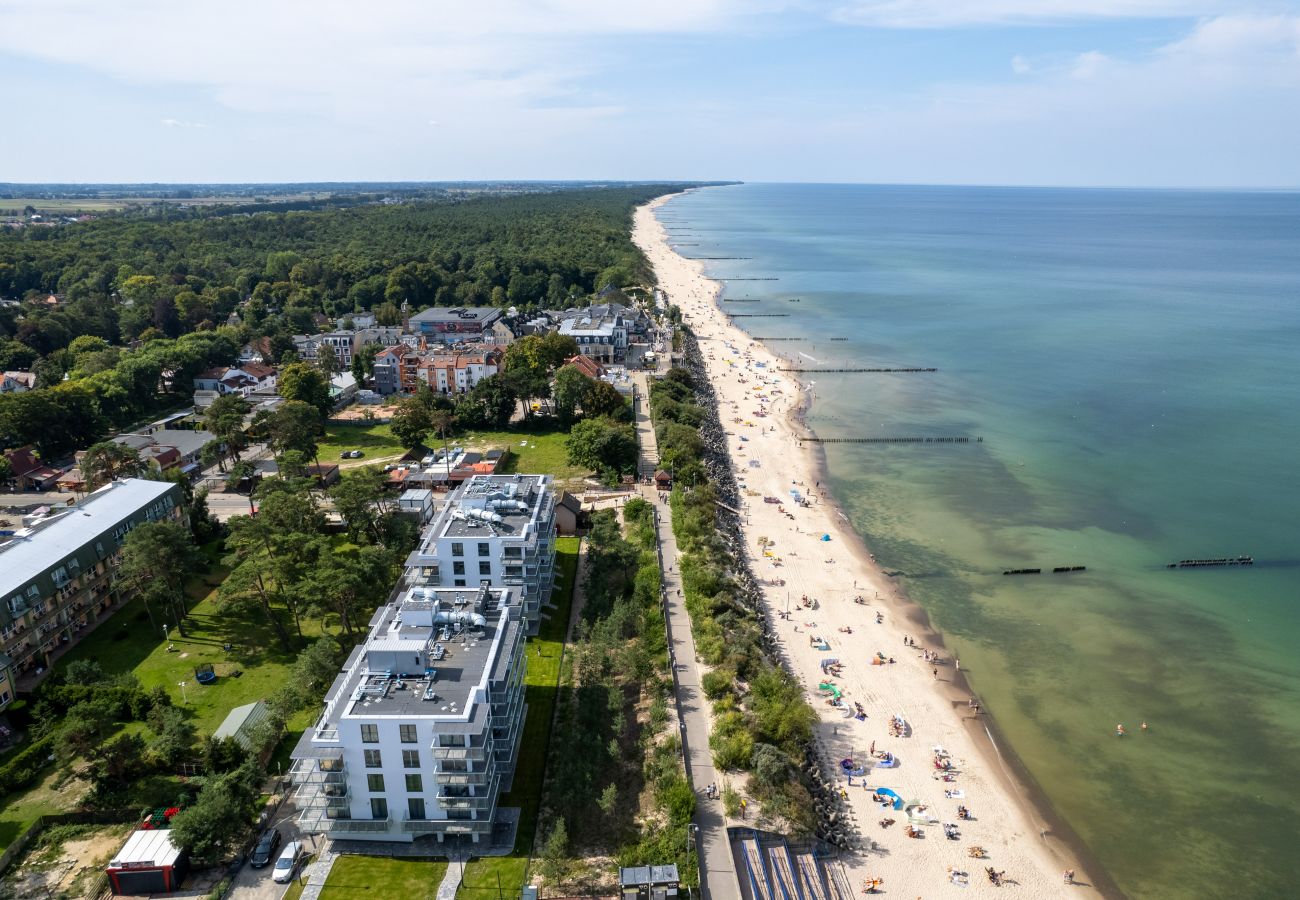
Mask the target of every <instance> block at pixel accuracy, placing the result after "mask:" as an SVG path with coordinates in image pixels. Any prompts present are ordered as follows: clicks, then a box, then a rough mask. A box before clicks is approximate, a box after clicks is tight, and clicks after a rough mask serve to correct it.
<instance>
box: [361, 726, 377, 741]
mask: <svg viewBox="0 0 1300 900" xmlns="http://www.w3.org/2000/svg"><path fill="white" fill-rule="evenodd" d="M361 743H363V744H378V743H379V726H378V725H362V726H361Z"/></svg>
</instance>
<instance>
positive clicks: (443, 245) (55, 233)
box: [0, 185, 682, 455]
mask: <svg viewBox="0 0 1300 900" xmlns="http://www.w3.org/2000/svg"><path fill="white" fill-rule="evenodd" d="M681 187H682V186H681V185H624V186H612V187H596V188H586V189H569V190H556V191H553V192H549V193H546V192H532V193H514V194H493V193H485V194H481V195H477V196H467V195H465V194H457V195H446V196H444V197H442V198H441V199H435V200H429V201H421V202H402V203H372V204H368V205H362V206H353V207H346V208H340V207H337V206H330V207H328V208H322V209H311V210H294V211H269V212H247V211H240V208H238V207H236V208H234V209H233V210H232V209H231V208H230V207H224V208H221V207H217V208H211V209H207V210H202V209H190V210H186V211H183V212H176V213H174V214H168V215H160V214H153V215H142V214H138V213H137V214H117V215H107V216H102V217H100V218H98V219H95V220H93V221H88V222H84V223H77V224H68V225H59V226H55V227H27V228H20V229H9V230H6V231H5V232H3V233H0V299H4V300H6V301H8V302H7V303H6V304H5V305H4V306H0V368H3V369H32V370H33V371H36V372H37V373H38V376H39V381H38V384H39V385H40V387H39V388H38V391H36V392H34V395H33V396H28V397H26V399H21V395H4V396H0V444H3V445H4V446H14V445H16V444H21V443H28V442H31V441H33V440H38V439H39V440H38V442H39V443H40V445H41V448H42V451H43V452H45V453H46V454H47V455H48V454H50V453H60V452H66V451H68V450H71V449H75V448H76V447H78V446H85V444H86V442H87V441H93V440H94V439H97V438H98V437H100V436H102V434H103V433H104V431H105V429H106V428H108V427H109V426H110V425H115V426H119V427H120V426H123V425H125V424H127V423H128V422H129V421H132V420H133V419H134V418H136V417H138V416H141V415H147V414H149V412H150V411H151V409H152V408H153V407H155V406H156V405H159V404H161V405H166V404H167V403H168V402H171V403H173V404H174V403H175V402H176V401H177V400H179V399H180V398H181V397H183V396H185V395H186V394H187V393H188V391H189V383H188V380H187V379H188V376H190V374H191V370H192V369H193V368H195V367H202V366H206V365H215V364H219V363H222V362H233V359H234V353H235V352H237V350H238V347H239V346H242V344H243V343H245V342H247V341H249V340H252V339H254V338H259V337H268V338H272V339H273V344H272V346H275V347H278V348H287V347H291V346H292V344H291V342H289V341H288V335H292V334H295V333H307V332H313V331H318V330H320V329H319V327H318V326H316V325H314V323H313V316H314V315H315V314H317V313H323V314H325V315H328V316H331V317H337V316H345V315H347V314H349V313H355V312H362V311H371V310H373V311H375V312H376V313H377V315H378V316H379V319H380V321H381V322H388V323H393V324H395V323H396V321H397V320H398V318H399V315H400V314H399V312H398V308H399V307H400V305H401V304H402V303H404V302H405V303H409V304H410V308H411V309H412V310H418V309H420V308H423V307H427V306H435V305H437V306H442V305H472V306H481V305H488V304H493V305H498V306H507V305H513V306H517V307H519V308H521V309H527V308H530V307H539V306H550V307H557V306H567V305H571V304H574V303H575V302H581V301H582V298H585V297H587V296H589V295H590V294H592V293H593V292H595V291H598V290H601V289H602V288H604V287H606V286H614V287H623V286H626V285H629V284H634V283H644V282H646V281H648V280H649V279H650V278H651V277H652V275H651V272H650V270H649V267H648V266H647V264H646V262H645V259H644V258H643V257H642V255H641V253H640V251H639V250H638V249H637V248H636V247H635V245H633V244H632V242H631V239H630V234H629V232H630V223H631V213H632V210H633V208H634V207H635V206H636V205H638V204H640V203H643V202H645V201H647V200H649V199H651V198H653V197H655V196H658V195H660V194H663V193H665V192H666V191H670V190H678V189H680V188H681ZM51 295H56V296H57V299H56V300H53V301H51V300H49V299H48V298H50V296H51ZM232 313H235V314H237V318H232V315H231V314H232ZM191 333H195V334H194V335H193V338H195V339H197V338H199V337H200V336H202V338H203V339H202V340H198V341H196V342H194V343H191V342H190V341H189V340H187V339H186V338H189V337H190V335H191ZM183 336H184V337H183ZM79 338H81V340H80V341H79V340H78V339H79ZM95 339H97V340H95ZM178 339H180V340H178ZM125 345H132V346H133V347H134V349H130V350H127V349H123V347H124V346H125ZM175 374H179V375H181V376H182V377H173V376H174V375H175ZM56 390H57V391H60V393H61V394H62V395H63V396H57V397H56V396H55V395H54V394H53V393H52V392H53V391H56ZM168 394H170V395H171V396H170V398H169V397H168V396H167V395H168ZM38 398H39V402H38ZM64 400H66V401H68V402H67V403H66V404H65V403H63V402H62V401H64ZM54 401H59V402H54ZM46 406H52V407H54V408H56V409H57V410H58V411H57V412H51V413H50V415H52V416H55V417H57V418H60V419H61V418H63V417H64V416H72V417H74V419H75V421H74V422H70V423H66V425H65V427H64V428H62V429H60V430H59V432H58V436H57V437H52V436H50V435H48V434H47V435H45V436H44V437H43V439H42V429H43V427H44V426H45V425H47V424H48V417H47V416H41V417H35V416H34V415H33V413H34V411H35V410H37V409H38V408H41V407H46ZM65 406H66V407H67V408H66V409H64V407H65Z"/></svg>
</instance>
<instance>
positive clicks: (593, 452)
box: [564, 419, 637, 475]
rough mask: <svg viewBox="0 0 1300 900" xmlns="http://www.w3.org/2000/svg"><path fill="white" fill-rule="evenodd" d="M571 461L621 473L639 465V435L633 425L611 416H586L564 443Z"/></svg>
mask: <svg viewBox="0 0 1300 900" xmlns="http://www.w3.org/2000/svg"><path fill="white" fill-rule="evenodd" d="M564 446H565V450H566V451H567V452H568V459H569V464H570V465H573V466H583V467H584V468H588V469H593V470H595V471H597V472H600V473H601V474H602V475H610V474H615V475H617V474H622V473H625V472H631V471H633V470H634V469H635V468H636V455H637V447H636V436H635V433H634V432H633V431H632V427H631V426H630V425H621V424H618V423H616V422H611V421H609V420H608V419H583V420H582V421H581V422H579V423H578V424H576V425H574V426H573V430H572V431H570V432H569V436H568V438H566V439H565V442H564Z"/></svg>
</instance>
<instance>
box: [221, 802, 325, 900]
mask: <svg viewBox="0 0 1300 900" xmlns="http://www.w3.org/2000/svg"><path fill="white" fill-rule="evenodd" d="M297 819H298V810H297V808H296V807H295V806H294V805H293V801H292V800H285V801H284V803H283V804H281V806H280V809H279V811H278V812H277V813H276V815H275V818H274V819H273V820H272V827H275V828H279V829H280V835H281V837H282V840H281V841H280V847H279V849H277V850H276V855H277V856H278V855H279V854H280V852H281V851H283V850H284V848H285V846H287V845H288V843H289V842H290V841H295V840H300V839H301V840H303V843H304V844H306V845H307V851H308V852H309V853H310V852H312V851H313V848H318V847H319V845H320V844H321V839H320V838H319V837H317V838H314V839H313V838H312V837H311V836H308V837H306V838H302V836H301V835H300V834H299V832H298V821H297ZM274 866H275V860H272V861H271V863H270V865H267V866H265V867H263V868H261V869H254V868H253V867H252V866H250V865H249V864H248V863H244V867H243V868H242V869H240V870H239V874H238V875H236V876H235V881H234V884H233V885H232V886H231V889H230V893H229V894H227V895H226V897H227V900H280V898H281V897H283V896H284V893H285V891H287V890H289V885H288V884H276V883H275V882H274V881H272V880H271V869H272V868H274ZM294 874H295V877H296V876H300V875H301V874H302V868H301V867H300V868H299V869H298V871H297V872H295V873H294Z"/></svg>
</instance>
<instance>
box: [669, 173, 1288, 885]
mask: <svg viewBox="0 0 1300 900" xmlns="http://www.w3.org/2000/svg"><path fill="white" fill-rule="evenodd" d="M659 218H660V221H661V222H662V223H663V224H664V225H665V227H666V228H667V229H668V232H669V235H670V239H671V241H672V243H673V244H674V245H675V247H676V248H677V250H678V252H679V253H681V254H682V255H684V256H690V257H697V258H704V259H705V260H706V262H705V266H706V272H707V274H708V275H710V276H711V277H713V278H715V279H719V280H721V281H722V282H723V283H724V285H725V287H724V294H723V304H722V305H723V307H724V308H725V309H726V310H727V311H728V312H731V313H739V314H744V315H745V317H744V318H737V319H736V320H735V321H736V324H738V325H741V326H742V327H743V328H745V329H746V330H747V331H748V332H749V333H750V334H751V335H754V336H756V337H760V338H784V339H786V340H781V341H771V342H770V343H769V344H768V346H769V347H770V349H772V350H774V351H776V352H778V353H781V354H783V355H785V356H787V357H789V358H791V359H792V360H794V361H796V362H797V363H798V364H799V365H801V366H803V367H807V368H810V369H815V368H828V369H829V368H845V367H870V368H904V367H906V368H933V369H936V370H937V371H934V372H914V373H860V372H859V373H847V372H842V373H832V372H823V373H815V372H814V373H805V374H803V375H801V376H800V377H801V378H802V379H803V380H805V381H806V382H808V381H811V382H813V383H814V387H813V391H814V394H815V397H814V400H813V403H812V407H811V410H810V413H809V416H808V425H809V426H810V427H811V428H812V429H813V430H814V431H815V432H816V434H817V435H818V436H820V437H822V438H880V437H909V438H915V437H966V438H970V439H971V440H970V441H969V442H966V443H929V444H927V443H897V444H880V443H831V444H826V445H825V450H826V457H827V467H828V471H829V476H828V477H829V480H830V486H831V489H832V491H833V493H834V494H835V496H836V498H837V499H838V501H839V502H840V504H841V505H842V507H843V509H844V510H845V512H846V514H847V515H848V516H849V518H850V520H851V522H852V524H853V526H854V528H855V529H856V530H857V531H858V532H859V533H861V535H862V536H863V538H864V539H865V541H866V543H867V545H868V547H869V548H870V549H871V551H872V552H873V553H874V554H875V555H876V557H877V559H878V561H879V562H880V563H881V564H882V565H883V566H884V568H885V569H886V570H887V571H888V572H890V573H892V577H893V578H894V580H895V581H896V582H897V584H898V586H899V587H900V588H902V589H903V590H904V591H905V592H906V594H907V595H908V596H910V597H911V598H912V599H913V600H915V601H916V602H918V603H919V604H920V605H921V606H922V607H924V609H925V610H926V611H927V612H928V614H929V616H930V618H931V620H932V621H933V622H934V624H935V625H936V626H937V627H938V628H939V629H940V630H941V631H942V632H943V633H944V635H945V641H946V644H947V647H948V648H949V650H950V651H951V652H953V653H954V654H955V655H957V656H958V657H959V658H960V660H961V671H962V672H963V673H964V674H965V675H966V676H967V677H968V679H969V680H970V682H971V684H972V689H973V690H974V691H975V693H976V694H977V695H978V696H979V697H980V699H981V700H982V701H983V703H984V705H985V708H986V709H987V710H988V711H989V712H990V713H991V715H992V718H993V721H994V722H995V724H996V729H997V732H998V736H999V737H1000V738H1001V739H1002V741H1004V742H1005V743H1006V744H1007V745H1008V749H1009V750H1011V751H1013V752H1014V754H1015V755H1016V756H1018V757H1019V759H1020V761H1021V762H1022V763H1023V765H1024V767H1025V768H1026V769H1027V770H1028V773H1029V775H1030V777H1031V779H1032V781H1033V782H1034V783H1035V784H1036V786H1037V788H1038V789H1039V790H1040V791H1041V793H1042V795H1043V796H1044V797H1045V798H1046V802H1047V803H1048V804H1050V806H1051V808H1052V810H1053V811H1054V812H1055V813H1056V814H1057V815H1058V816H1059V817H1060V818H1062V819H1064V820H1065V821H1066V822H1067V823H1068V824H1069V826H1070V827H1071V828H1072V829H1073V831H1074V832H1075V834H1076V835H1077V838H1078V839H1079V840H1081V841H1082V842H1083V844H1084V845H1086V847H1087V850H1088V851H1089V853H1090V855H1091V856H1092V858H1093V859H1095V860H1096V861H1097V862H1099V863H1100V865H1101V867H1102V868H1103V869H1104V870H1105V872H1106V873H1107V874H1108V875H1109V877H1110V878H1111V879H1113V881H1114V883H1115V884H1117V885H1118V887H1119V890H1120V891H1122V892H1123V893H1125V894H1127V895H1128V896H1131V897H1135V898H1182V897H1198V898H1206V897H1232V898H1236V900H1241V898H1255V897H1259V898H1278V897H1296V896H1300V523H1298V521H1297V520H1298V519H1300V193H1295V192H1284V191H1259V192H1230V191H1181V190H1158V191H1154V190H1123V189H1117V190H1093V189H1053V188H991V187H939V186H933V187H931V186H877V185H816V184H800V185H782V184H743V185H732V186H725V187H714V188H708V189H703V190H697V191H692V192H690V193H686V194H683V195H679V196H677V197H675V198H673V199H671V200H670V201H669V202H668V203H667V204H665V205H664V206H663V207H662V208H661V209H660V210H659ZM791 338H793V339H795V340H789V339H791ZM1239 556H1247V557H1251V558H1253V560H1254V564H1253V565H1251V566H1232V567H1227V566H1225V567H1204V568H1173V569H1171V568H1168V566H1169V564H1170V563H1176V562H1178V561H1180V560H1185V559H1218V558H1230V557H1239ZM1075 566H1084V567H1086V570H1085V571H1074V572H1068V573H1055V574H1054V573H1053V572H1052V570H1053V569H1054V568H1056V567H1075ZM1029 568H1038V569H1042V573H1040V574H1036V575H1005V574H1003V573H1004V572H1005V571H1006V570H1009V569H1029ZM1143 722H1145V723H1147V726H1148V727H1147V729H1146V730H1145V731H1144V730H1142V729H1141V727H1140V726H1141V723H1143ZM1120 724H1122V725H1124V727H1125V729H1126V731H1127V735H1126V736H1125V737H1117V736H1116V730H1117V725H1120ZM976 812H978V811H976Z"/></svg>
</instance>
